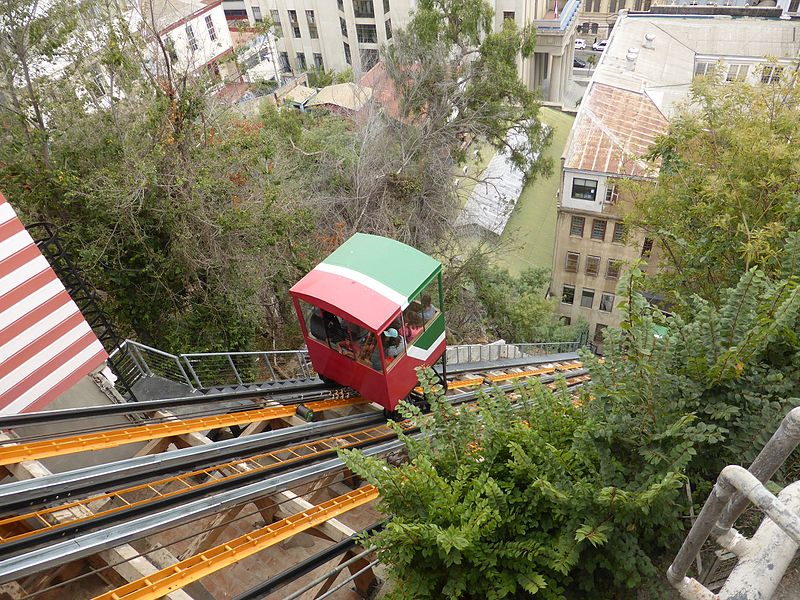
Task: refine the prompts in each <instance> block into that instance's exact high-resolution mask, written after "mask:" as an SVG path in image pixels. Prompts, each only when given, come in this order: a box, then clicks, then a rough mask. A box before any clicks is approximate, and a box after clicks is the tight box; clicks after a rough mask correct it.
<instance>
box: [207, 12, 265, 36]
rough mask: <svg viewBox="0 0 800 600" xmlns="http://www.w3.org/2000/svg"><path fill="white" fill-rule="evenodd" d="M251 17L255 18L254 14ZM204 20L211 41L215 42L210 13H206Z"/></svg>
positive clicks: (215, 31)
mask: <svg viewBox="0 0 800 600" xmlns="http://www.w3.org/2000/svg"><path fill="white" fill-rule="evenodd" d="M253 18H255V14H254V15H253ZM204 21H205V22H206V29H207V30H208V37H209V38H211V41H212V42H216V41H217V30H216V28H215V27H214V19H212V18H211V15H206V18H205V19H204Z"/></svg>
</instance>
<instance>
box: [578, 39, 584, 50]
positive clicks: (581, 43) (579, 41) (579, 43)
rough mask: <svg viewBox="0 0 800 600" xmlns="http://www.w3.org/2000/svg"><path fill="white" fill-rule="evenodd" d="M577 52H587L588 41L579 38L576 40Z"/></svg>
mask: <svg viewBox="0 0 800 600" xmlns="http://www.w3.org/2000/svg"><path fill="white" fill-rule="evenodd" d="M575 50H586V40H582V39H581V38H578V39H576V40H575Z"/></svg>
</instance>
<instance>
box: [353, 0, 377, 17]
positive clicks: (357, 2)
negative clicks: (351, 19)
mask: <svg viewBox="0 0 800 600" xmlns="http://www.w3.org/2000/svg"><path fill="white" fill-rule="evenodd" d="M353 13H354V14H355V17H356V19H372V18H374V17H375V7H374V6H373V5H372V0H353Z"/></svg>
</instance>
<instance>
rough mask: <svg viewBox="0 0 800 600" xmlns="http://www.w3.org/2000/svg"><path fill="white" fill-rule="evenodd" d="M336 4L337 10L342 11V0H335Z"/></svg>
mask: <svg viewBox="0 0 800 600" xmlns="http://www.w3.org/2000/svg"><path fill="white" fill-rule="evenodd" d="M336 6H338V7H339V10H340V11H342V12H344V0H336Z"/></svg>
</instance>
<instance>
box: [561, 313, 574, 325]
mask: <svg viewBox="0 0 800 600" xmlns="http://www.w3.org/2000/svg"><path fill="white" fill-rule="evenodd" d="M558 319H559V320H560V321H561V322H562V323H563V324H564V325H572V319H571V318H570V317H565V316H564V315H561V316H560V317H558Z"/></svg>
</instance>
